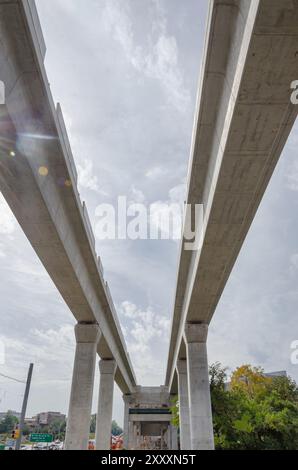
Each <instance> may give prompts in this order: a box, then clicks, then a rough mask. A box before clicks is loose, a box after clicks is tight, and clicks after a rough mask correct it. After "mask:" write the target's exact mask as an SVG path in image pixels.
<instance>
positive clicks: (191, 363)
mask: <svg viewBox="0 0 298 470" xmlns="http://www.w3.org/2000/svg"><path fill="white" fill-rule="evenodd" d="M207 334H208V325H203V324H190V323H187V324H186V325H185V332H184V336H185V342H186V354H187V376H188V396H189V415H190V438H191V450H214V436H213V423H212V410H211V397H210V385H209V368H208V358H207V347H206V341H207Z"/></svg>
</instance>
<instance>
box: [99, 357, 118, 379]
mask: <svg viewBox="0 0 298 470" xmlns="http://www.w3.org/2000/svg"><path fill="white" fill-rule="evenodd" d="M116 369H117V362H116V361H115V360H114V359H101V360H100V361H99V371H100V374H101V375H102V374H110V375H113V376H114V375H115V373H116Z"/></svg>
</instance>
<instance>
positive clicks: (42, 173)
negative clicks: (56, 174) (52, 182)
mask: <svg viewBox="0 0 298 470" xmlns="http://www.w3.org/2000/svg"><path fill="white" fill-rule="evenodd" d="M38 173H39V174H40V176H47V175H48V174H49V170H48V169H47V167H46V166H41V167H39V169H38Z"/></svg>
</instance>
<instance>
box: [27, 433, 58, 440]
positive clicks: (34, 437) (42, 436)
mask: <svg viewBox="0 0 298 470" xmlns="http://www.w3.org/2000/svg"><path fill="white" fill-rule="evenodd" d="M30 442H53V435H52V434H39V433H34V434H30Z"/></svg>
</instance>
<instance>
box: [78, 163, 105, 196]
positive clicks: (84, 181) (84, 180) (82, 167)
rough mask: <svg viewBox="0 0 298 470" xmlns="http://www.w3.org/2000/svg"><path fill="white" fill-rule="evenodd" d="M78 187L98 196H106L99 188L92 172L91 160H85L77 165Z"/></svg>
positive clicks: (96, 178)
mask: <svg viewBox="0 0 298 470" xmlns="http://www.w3.org/2000/svg"><path fill="white" fill-rule="evenodd" d="M77 169H78V182H79V186H81V187H82V188H85V189H90V190H91V191H95V192H96V193H98V194H101V195H103V196H106V195H107V193H106V192H105V191H103V190H102V189H101V188H100V186H99V181H98V177H97V175H96V174H95V172H94V168H93V162H92V160H88V159H87V158H85V159H84V160H83V162H82V163H81V164H78V165H77Z"/></svg>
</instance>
